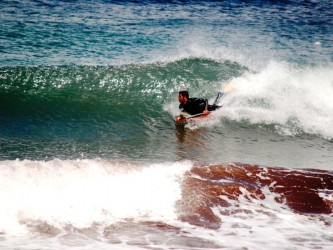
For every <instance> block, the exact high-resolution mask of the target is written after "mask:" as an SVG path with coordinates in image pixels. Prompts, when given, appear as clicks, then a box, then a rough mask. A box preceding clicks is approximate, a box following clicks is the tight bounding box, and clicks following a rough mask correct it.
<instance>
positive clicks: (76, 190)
mask: <svg viewBox="0 0 333 250" xmlns="http://www.w3.org/2000/svg"><path fill="white" fill-rule="evenodd" d="M190 166H192V163H190V162H179V163H165V164H151V165H149V166H140V165H136V164H132V163H128V162H118V163H117V162H111V161H102V160H78V161H70V160H65V161H61V160H52V161H48V162H43V161H28V160H24V161H2V162H0V199H1V202H0V232H2V233H5V234H9V235H20V234H23V233H25V226H24V224H25V223H26V222H29V221H39V222H46V223H48V224H49V225H52V226H54V227H56V228H60V229H61V228H64V227H65V226H66V225H68V224H69V225H72V226H74V227H78V228H85V227H89V226H91V225H92V224H93V223H101V224H106V225H109V224H113V223H115V222H118V221H121V220H124V219H138V220H140V218H144V219H145V220H154V221H160V220H162V221H172V220H175V219H176V218H177V216H176V214H175V211H174V209H175V207H174V203H175V202H176V201H177V200H178V199H180V195H181V189H180V186H179V185H180V183H179V179H178V178H180V177H181V176H182V174H183V173H184V171H185V170H186V169H187V168H189V167H190Z"/></svg>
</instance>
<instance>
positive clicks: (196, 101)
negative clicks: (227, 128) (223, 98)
mask: <svg viewBox="0 0 333 250" xmlns="http://www.w3.org/2000/svg"><path fill="white" fill-rule="evenodd" d="M206 107H207V108H208V101H207V99H201V98H188V99H187V102H186V104H183V103H181V104H179V109H181V110H182V111H184V112H187V113H189V114H191V115H196V114H200V113H202V112H203V111H204V110H205V109H206Z"/></svg>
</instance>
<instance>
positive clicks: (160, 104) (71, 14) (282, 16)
mask: <svg viewBox="0 0 333 250" xmlns="http://www.w3.org/2000/svg"><path fill="white" fill-rule="evenodd" d="M332 41H333V11H332V3H331V1H296V0H293V1H231V0H230V1H142V2H141V1H106V0H98V1H88V0H85V1H50V0H41V1H37V0H34V1H25V0H18V1H6V0H5V1H1V2H0V179H1V180H0V183H2V184H1V185H2V186H1V187H0V190H1V191H0V199H1V200H2V201H3V202H0V203H1V204H7V205H2V206H0V219H1V220H0V221H2V222H1V223H0V234H2V235H4V236H3V240H2V241H1V244H2V245H1V244H0V245H1V246H2V247H4V249H11V248H13V247H16V248H17V249H31V248H43V247H49V246H50V247H49V248H47V249H59V248H68V249H70V248H72V247H73V246H78V247H82V249H84V248H85V249H97V248H98V249H108V248H109V247H110V244H112V247H115V249H127V248H128V247H130V246H133V247H134V248H133V249H137V248H139V249H141V248H144V247H145V246H147V245H149V246H151V247H153V248H154V247H155V248H157V247H160V248H165V249H169V248H180V249H192V248H198V249H199V248H201V247H200V246H202V247H203V248H207V249H213V248H219V247H221V245H222V246H233V247H232V248H233V249H241V248H242V247H247V248H249V249H258V248H260V247H258V246H262V247H263V249H266V248H271V249H280V247H281V246H282V245H283V246H286V248H285V249H288V248H289V249H290V248H295V249H308V248H311V247H312V248H316V246H318V244H319V245H320V246H321V247H323V248H324V249H330V248H331V247H332V243H331V242H332V241H331V240H330V239H331V236H330V235H329V234H328V233H327V232H330V230H328V229H327V228H326V227H325V225H322V223H321V222H320V219H318V221H317V220H316V219H314V220H313V221H312V220H311V222H310V220H308V219H307V217H306V216H305V218H304V217H302V216H300V215H296V214H294V213H292V212H290V211H289V210H288V209H287V210H286V209H285V207H283V206H282V205H281V206H279V205H276V204H275V203H274V197H276V196H275V194H271V193H269V194H268V193H267V190H262V191H263V193H265V195H266V197H267V200H266V201H265V202H264V203H263V204H261V205H260V204H259V205H253V204H252V205H253V207H252V205H249V204H248V203H247V202H245V201H244V200H241V201H239V203H237V204H236V205H234V207H233V208H235V211H238V207H239V206H244V207H246V208H248V209H249V210H251V211H252V212H253V213H254V214H255V215H256V216H254V217H252V215H250V214H246V215H244V216H245V217H244V218H246V219H247V220H248V221H249V222H248V223H247V222H239V223H238V224H237V220H241V218H238V219H237V218H236V219H235V220H236V222H235V221H233V220H232V217H230V218H229V217H224V218H223V220H225V224H224V226H225V227H226V228H228V231H223V229H222V227H221V228H220V229H218V230H213V232H212V231H210V230H208V229H206V228H202V227H200V226H198V227H195V226H193V225H191V226H189V225H188V224H186V223H183V222H182V221H181V220H180V219H179V217H177V216H178V215H179V213H181V212H178V213H176V212H174V210H176V207H177V206H176V205H175V203H177V200H179V199H180V196H181V193H182V192H181V191H180V190H181V187H182V185H180V182H181V181H180V180H182V179H183V178H185V177H184V176H186V174H185V173H186V171H188V170H189V169H191V168H192V167H193V166H195V165H197V164H203V163H204V164H214V163H217V164H223V163H232V164H233V163H234V162H239V163H245V164H258V165H260V166H270V167H281V168H286V169H296V168H306V169H310V168H311V169H317V170H320V171H321V170H328V171H332V167H333V141H332V138H333V130H332V124H333V99H332V96H333V84H332V83H333V64H332V59H333V44H332ZM184 89H187V90H189V92H190V94H191V95H192V96H199V97H205V98H208V100H209V102H210V103H212V102H213V101H214V99H215V97H216V94H217V93H218V92H219V91H225V92H227V94H226V95H224V97H223V98H222V100H221V102H220V104H221V105H223V107H222V108H221V109H219V110H218V111H216V112H215V113H213V114H212V115H211V116H210V117H209V118H208V119H205V120H201V121H198V122H195V123H193V124H189V125H187V126H185V127H184V128H177V127H176V126H175V124H174V117H175V116H176V115H177V114H178V113H179V110H178V100H177V94H178V91H180V90H184ZM248 171H249V172H251V170H248ZM302 173H303V172H301V173H299V174H300V175H302ZM330 173H331V172H330ZM249 174H250V173H249ZM53 177H54V179H53ZM9 180H11V181H9ZM252 184H253V185H255V183H252ZM271 185H273V186H274V181H273V180H272V183H271ZM304 186H305V187H306V186H307V185H306V184H304ZM44 190H48V194H51V195H45V194H44ZM82 190H83V193H85V194H86V196H84V195H82ZM119 190H121V192H120V191H119ZM318 192H319V191H318ZM147 194H148V195H147ZM10 197H14V198H10ZM22 197H29V198H27V199H23V198H22ZM54 197H57V198H54ZM321 197H328V198H327V199H328V200H331V198H329V197H330V196H329V194H321ZM41 200H43V201H45V202H41ZM80 204H82V206H80ZM115 204H116V205H115ZM254 204H257V203H254ZM272 204H273V205H272ZM158 205H160V206H158ZM262 207H265V209H267V211H266V210H265V215H263V214H261V213H259V214H257V212H258V211H261V209H262ZM82 209H83V210H82ZM80 211H81V212H82V213H81V212H80ZM286 211H287V212H286ZM289 212H290V213H289ZM231 214H232V213H231ZM268 214H270V215H271V216H268V218H266V217H265V216H266V215H268ZM76 215H77V216H76ZM1 216H3V218H2V217H1ZM262 216H264V217H265V219H261V218H263V217H262ZM325 216H326V217H325ZM325 216H324V215H323V218H324V219H326V220H328V221H329V223H332V222H331V214H329V215H325ZM236 217H237V216H236ZM278 218H280V219H278ZM143 219H147V220H148V221H150V222H151V221H153V223H157V224H153V225H152V224H145V223H141V220H143ZM138 221H139V222H138ZM158 223H162V226H161V225H160V224H158ZM304 223H306V225H307V227H303V226H301V225H303V224H304ZM329 223H328V224H329ZM96 225H97V226H96ZM275 225H276V226H275ZM291 225H295V228H296V229H295V228H294V227H293V226H291ZM174 227H175V228H174ZM96 228H97V229H96ZM101 228H102V229H103V230H102V231H103V232H102V233H101ZM161 228H163V230H162V229H161ZM176 228H180V229H179V230H181V231H182V232H185V233H181V234H179V233H178V232H179V231H177V229H176ZM249 228H254V229H255V230H253V231H252V232H250V231H251V230H250V229H249ZM262 228H270V230H272V235H276V238H275V239H270V238H267V237H263V233H264V232H262V231H261V230H260V229H262ZM281 228H282V229H283V230H280V229H281ZM301 228H302V229H301ZM247 229H249V232H248V233H245V231H246V232H247ZM312 229H314V230H312ZM89 230H91V231H89ZM112 230H115V231H112ZM316 230H317V231H316ZM137 231H142V232H143V233H142V235H141V236H140V237H141V238H140V237H139V236H138V237H139V238H140V240H137V241H135V240H134V242H132V243H129V242H130V241H131V239H132V238H133V237H135V236H136V235H137ZM314 231H316V232H318V234H313V232H314ZM110 232H111V233H110ZM112 232H113V233H114V234H115V235H116V236H115V235H114V234H113V233H112ZM229 232H232V233H230V234H229ZM294 232H299V233H298V234H296V235H295V237H291V236H289V235H290V234H292V233H294ZM30 233H32V235H34V236H36V235H37V236H36V237H35V238H32V237H30V236H29V235H30ZM35 233H36V234H35ZM96 235H98V237H97V236H96ZM110 235H112V237H111V236H110ZM147 235H150V236H151V235H153V236H152V238H153V239H154V236H155V238H158V239H160V240H161V241H157V240H156V241H155V242H154V240H153V239H152V240H151V242H150V243H149V244H148V243H147V241H146V240H143V239H144V238H145V237H147ZM211 235H213V236H214V237H213V236H211ZM233 235H234V236H233ZM311 235H312V236H311ZM113 236H114V238H113ZM169 236H170V237H171V238H172V240H171V241H170V242H169V243H167V242H168V237H169ZM16 237H18V238H16ZM122 237H124V238H122ZM212 237H213V238H214V239H213V238H212ZM306 237H308V238H306ZM97 238H98V239H97ZM240 238H241V239H244V240H242V241H240V240H239V239H240ZM297 239H307V240H299V242H307V243H304V244H303V243H297ZM119 241H121V242H127V243H128V245H126V244H125V245H121V244H118V243H119ZM82 242H83V243H82ZM117 242H118V243H117ZM189 242H191V243H189ZM193 242H194V243H193ZM235 242H239V244H235ZM258 242H259V243H258ZM318 242H319V243H318ZM27 243H29V244H30V245H26V244H27ZM51 243H52V244H51ZM50 244H51V245H50ZM191 244H192V245H191ZM302 244H303V245H302ZM24 246H25V247H24ZM29 247H30V248H29Z"/></svg>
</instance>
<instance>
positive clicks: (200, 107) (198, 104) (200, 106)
mask: <svg viewBox="0 0 333 250" xmlns="http://www.w3.org/2000/svg"><path fill="white" fill-rule="evenodd" d="M219 97H220V96H218V97H217V99H216V101H215V103H214V104H213V105H209V104H208V100H207V99H203V98H197V97H194V98H190V97H189V93H188V91H186V90H183V91H179V93H178V100H179V102H180V104H179V109H180V110H181V111H183V112H186V113H188V114H190V115H196V114H200V113H203V114H205V115H206V114H209V111H214V110H216V109H218V108H220V106H217V105H216V103H217V100H218V98H219Z"/></svg>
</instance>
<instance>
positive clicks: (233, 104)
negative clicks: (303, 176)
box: [222, 62, 333, 138]
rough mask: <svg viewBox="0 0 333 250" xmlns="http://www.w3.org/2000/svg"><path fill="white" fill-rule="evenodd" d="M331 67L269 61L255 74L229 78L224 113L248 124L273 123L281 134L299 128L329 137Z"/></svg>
mask: <svg viewBox="0 0 333 250" xmlns="http://www.w3.org/2000/svg"><path fill="white" fill-rule="evenodd" d="M332 82H333V70H332V66H326V67H324V66H323V67H321V66H317V67H304V68H297V67H294V66H292V65H290V64H286V63H277V62H271V63H270V64H269V65H268V66H267V67H266V68H265V69H264V70H262V71H260V72H258V73H251V72H248V73H246V74H244V75H243V76H241V77H238V78H234V79H232V80H231V81H230V82H229V83H228V85H227V84H223V85H222V87H223V86H224V85H225V88H227V87H230V86H232V87H233V88H234V90H233V91H231V92H230V94H229V95H228V96H226V97H225V98H224V101H223V104H224V110H223V114H224V115H225V116H227V117H229V118H231V119H234V120H237V121H241V120H248V121H249V122H250V123H264V124H276V125H277V126H276V128H277V130H278V131H279V132H281V133H283V134H297V133H299V132H300V131H303V132H305V133H310V134H318V135H321V136H323V137H325V138H332V137H333V132H332V129H331V124H333V99H332V98H331V97H332V96H333V86H332Z"/></svg>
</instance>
